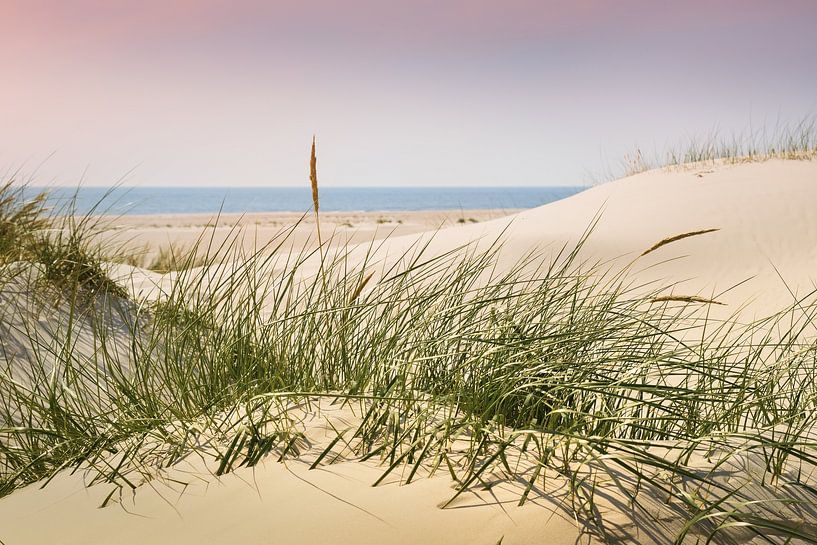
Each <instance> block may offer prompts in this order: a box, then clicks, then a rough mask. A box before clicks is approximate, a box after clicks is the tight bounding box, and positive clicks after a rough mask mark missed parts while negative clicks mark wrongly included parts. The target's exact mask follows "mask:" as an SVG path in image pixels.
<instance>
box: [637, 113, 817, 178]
mask: <svg viewBox="0 0 817 545" xmlns="http://www.w3.org/2000/svg"><path fill="white" fill-rule="evenodd" d="M815 158H817V116H814V115H812V116H807V117H804V118H803V119H801V120H800V121H797V122H795V123H781V124H778V125H777V126H776V127H775V128H773V129H772V128H768V127H765V126H764V127H762V128H760V129H749V130H746V131H744V132H743V133H740V134H733V135H731V136H729V137H724V136H723V135H721V134H719V133H718V131H713V132H712V133H711V134H710V135H708V136H704V137H696V138H690V139H689V141H688V142H686V143H685V144H682V145H680V146H678V148H675V149H671V150H670V151H668V152H665V153H655V154H654V155H653V156H649V157H648V156H645V155H644V153H643V152H642V150H641V149H640V148H639V149H636V150H635V151H634V152H633V153H630V154H626V155H625V156H624V160H623V164H622V167H623V174H624V176H632V175H635V174H639V173H641V172H646V171H648V170H653V169H656V168H662V167H670V168H672V167H683V166H686V165H697V166H706V165H714V164H716V163H726V164H733V163H744V162H750V161H766V160H769V159H790V160H812V159H815Z"/></svg>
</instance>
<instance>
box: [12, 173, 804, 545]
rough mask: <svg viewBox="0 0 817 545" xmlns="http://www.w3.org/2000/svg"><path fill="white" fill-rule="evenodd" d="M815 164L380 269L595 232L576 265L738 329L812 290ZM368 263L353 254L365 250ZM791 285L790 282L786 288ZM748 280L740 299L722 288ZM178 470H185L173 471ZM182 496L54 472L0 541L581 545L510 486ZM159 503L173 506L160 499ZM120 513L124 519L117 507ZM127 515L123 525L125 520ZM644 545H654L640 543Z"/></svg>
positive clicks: (258, 474)
mask: <svg viewBox="0 0 817 545" xmlns="http://www.w3.org/2000/svg"><path fill="white" fill-rule="evenodd" d="M815 204H817V162H808V161H768V162H763V163H749V164H740V165H727V166H717V167H701V168H700V169H683V170H673V171H656V172H647V173H644V174H640V175H637V176H633V177H630V178H626V179H622V180H619V181H616V182H612V183H609V184H605V185H602V186H599V187H595V188H593V189H591V190H588V191H586V192H584V193H581V194H579V195H576V196H574V197H571V198H569V199H566V200H564V201H560V202H556V203H552V204H549V205H546V206H543V207H541V208H537V209H533V210H529V211H526V212H522V213H520V214H518V215H516V216H513V217H510V218H505V219H497V220H492V221H489V222H484V223H478V224H473V225H467V226H464V227H457V228H455V229H448V230H442V231H440V232H437V233H435V234H434V235H433V236H430V235H416V234H413V235H407V236H402V237H395V238H392V239H389V240H388V241H387V243H385V244H384V245H383V246H382V247H381V248H380V249H379V250H378V252H377V256H376V257H377V260H379V263H380V264H381V265H382V264H387V263H389V262H391V261H393V260H394V259H397V258H399V256H400V255H402V254H403V253H404V252H406V251H408V250H409V249H410V248H412V247H413V246H415V245H416V244H417V243H418V240H424V239H425V238H431V239H432V240H431V242H430V247H429V253H430V254H434V253H441V252H445V251H447V250H449V249H452V248H456V247H458V246H460V245H463V244H466V243H469V242H472V241H478V242H477V244H478V245H480V246H482V247H487V246H488V245H490V243H492V242H493V241H494V240H495V239H496V238H497V237H498V236H499V235H500V233H504V239H505V241H506V242H505V244H504V246H503V249H502V253H501V256H500V259H501V260H502V262H503V264H504V265H506V266H509V265H511V264H513V263H514V262H515V261H516V260H518V259H519V257H520V256H521V255H523V254H524V253H526V252H528V251H530V250H531V249H532V248H534V247H540V248H558V247H559V246H561V245H562V244H564V243H575V242H576V241H577V240H579V239H580V238H581V236H582V234H583V233H584V232H585V230H586V228H587V226H588V225H589V224H590V223H591V222H592V221H593V219H594V218H595V217H598V218H599V219H598V223H597V225H596V227H595V230H594V232H593V233H592V235H591V237H590V239H589V241H588V243H587V244H586V245H585V246H584V248H583V253H584V256H585V257H586V258H588V259H593V260H605V261H606V260H614V262H615V266H623V265H626V264H628V263H633V270H634V274H635V277H636V278H637V279H638V280H641V281H660V282H661V283H662V285H666V286H671V285H673V284H675V285H674V287H672V288H667V289H668V290H672V292H673V293H676V294H684V295H703V296H706V297H714V298H716V299H718V300H719V301H721V302H723V303H725V306H724V307H723V309H724V310H722V312H727V313H732V312H736V311H737V310H738V309H739V308H741V307H744V306H745V310H744V313H746V314H747V316H749V317H751V316H750V315H756V314H763V313H766V312H771V311H774V310H777V309H779V308H781V307H784V306H786V305H787V304H789V303H790V302H791V300H792V295H791V293H790V291H789V290H791V291H793V292H796V293H798V294H804V293H806V292H807V291H809V290H811V289H812V287H813V285H814V279H815V277H817V213H815V208H814V206H815ZM702 229H718V231H716V232H712V233H708V234H704V235H700V236H695V237H690V238H687V239H684V240H680V241H678V242H675V243H672V244H670V245H667V246H665V247H663V248H661V249H659V250H657V251H655V252H653V253H651V254H649V255H648V256H645V257H643V258H638V256H639V254H641V253H642V252H643V251H644V250H645V249H647V248H649V247H651V246H652V245H653V244H655V243H656V242H658V241H660V240H662V239H664V238H667V237H672V236H675V235H678V234H681V233H685V232H689V231H697V230H702ZM363 251H364V250H362V249H361V250H358V252H361V253H362V252H363ZM119 274H120V275H121V277H122V278H128V279H130V280H132V281H133V282H132V289H133V290H134V291H135V292H139V293H141V294H142V295H152V296H155V295H156V294H157V289H158V288H157V287H156V286H159V287H164V288H167V287H168V286H169V284H170V283H171V282H172V276H167V277H160V276H158V275H150V274H147V273H143V272H142V271H140V270H138V269H130V268H127V267H120V268H119ZM781 278H782V279H785V283H784V282H783V281H782V280H781ZM747 279H748V280H749V281H748V282H745V283H743V284H741V285H740V286H739V287H737V288H735V289H732V290H731V291H728V290H729V288H731V287H732V286H735V285H737V284H740V283H741V282H743V281H744V280H747ZM180 471H181V470H180ZM189 471H190V473H187V474H186V478H185V482H191V483H193V484H191V486H190V487H189V488H188V490H187V491H186V492H185V493H184V494H182V495H180V494H179V493H180V490H178V489H177V488H173V487H172V486H170V485H168V486H165V485H156V487H154V488H150V487H146V486H143V487H141V488H140V490H139V491H138V492H137V494H136V497H135V502H132V501H130V500H129V499H127V498H125V499H124V500H123V503H122V505H121V506H109V507H107V508H105V509H97V506H99V505H100V504H101V503H102V500H103V499H104V497H105V495H106V494H107V493H108V492H109V489H106V488H104V487H94V488H91V489H85V488H84V487H83V485H82V483H83V475H81V474H79V473H77V474H74V475H68V474H62V475H60V476H59V477H58V478H57V479H56V481H55V482H53V483H51V484H50V485H49V486H48V487H47V488H45V489H44V490H39V489H38V488H37V487H36V486H30V487H28V488H26V489H23V490H20V491H17V492H15V493H13V494H12V495H11V496H9V497H6V498H3V499H2V500H0V539H1V540H3V541H4V542H5V543H7V544H8V545H12V544H20V545H24V544H36V543H112V542H116V543H168V544H171V543H173V544H177V543H178V544H183V543H213V544H216V543H218V544H221V543H259V544H260V543H293V544H296V543H297V544H319V543H338V544H341V543H350V544H351V543H361V544H367V543H372V544H374V543H441V544H442V543H452V544H453V543H463V544H465V543H480V544H486V545H492V544H494V543H497V541H498V540H499V539H500V537H502V536H504V541H503V543H504V544H506V545H507V544H513V543H555V544H561V543H565V544H566V543H575V542H576V539H577V536H578V530H577V528H576V527H575V524H574V523H573V522H572V521H571V520H570V517H569V515H568V514H567V513H565V512H563V511H562V510H559V509H556V508H555V507H554V505H553V504H552V503H551V502H550V501H548V497H547V496H539V498H538V499H537V501H535V502H531V503H528V504H527V505H525V506H524V507H522V508H519V507H516V499H517V498H518V490H514V483H506V484H507V485H508V486H507V487H503V486H497V487H495V488H493V489H492V493H487V492H483V493H482V497H481V498H478V497H476V496H469V498H467V500H464V502H465V503H464V504H463V505H457V506H455V508H449V509H445V510H440V509H438V507H437V505H438V504H439V503H440V502H441V501H444V500H445V499H447V498H448V497H450V494H451V493H452V490H451V488H450V485H451V482H450V480H449V479H448V478H447V477H446V476H445V475H441V474H438V475H436V476H435V477H434V478H432V479H425V480H421V481H417V482H415V483H412V484H410V485H407V486H399V485H397V484H395V483H391V484H387V485H383V486H379V487H376V488H372V487H371V486H370V485H371V483H372V482H373V481H374V480H375V478H376V477H377V476H378V475H379V471H378V469H377V468H376V467H373V466H371V465H368V464H364V463H357V462H343V463H339V464H337V465H334V466H331V467H328V468H324V469H320V470H316V471H307V469H306V467H305V465H304V464H303V463H291V464H288V465H281V464H276V463H273V462H272V461H268V462H265V463H264V464H262V465H261V466H259V467H257V468H255V470H250V469H242V470H240V471H237V472H235V473H233V474H230V475H228V476H225V477H222V478H220V479H215V478H213V477H206V475H207V473H206V471H204V470H203V468H201V467H198V466H196V467H192V468H190V469H189ZM168 498H170V499H169V501H165V500H167V499H168ZM122 507H124V508H126V509H123V508H122ZM128 511H130V513H129V512H128ZM635 539H637V540H638V541H639V542H641V541H644V542H646V541H649V540H648V539H647V538H646V536H643V535H641V536H639V537H638V538H635Z"/></svg>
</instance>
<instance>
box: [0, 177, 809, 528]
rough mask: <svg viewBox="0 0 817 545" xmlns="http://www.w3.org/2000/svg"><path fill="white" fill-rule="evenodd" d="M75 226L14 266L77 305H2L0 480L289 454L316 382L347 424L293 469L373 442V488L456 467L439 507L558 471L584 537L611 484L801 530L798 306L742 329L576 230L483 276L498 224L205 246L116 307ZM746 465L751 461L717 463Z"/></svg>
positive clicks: (95, 257)
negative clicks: (38, 309)
mask: <svg viewBox="0 0 817 545" xmlns="http://www.w3.org/2000/svg"><path fill="white" fill-rule="evenodd" d="M9 191H11V189H10V186H9V187H8V188H6V189H4V190H3V194H2V195H3V196H6V195H9ZM15 199H16V197H11V200H10V201H8V202H9V203H10V204H9V205H7V208H6V209H2V208H0V211H2V213H3V214H4V215H3V218H4V221H5V222H6V223H7V224H8V225H9V226H8V227H4V230H3V231H2V236H4V237H6V240H3V241H0V247H3V248H18V247H20V245H19V242H18V241H20V240H23V241H27V240H28V239H27V237H28V236H29V235H27V234H20V233H24V232H26V229H22V228H21V226H23V225H31V226H37V229H32V230H31V231H32V232H39V231H40V230H41V229H46V226H47V225H49V223H48V222H49V221H50V220H49V219H48V216H45V215H44V211H42V210H41V209H40V208H39V204H38V203H39V201H32V202H33V203H34V204H28V203H25V202H20V201H19V200H15ZM0 202H6V201H4V200H2V199H0ZM32 207H33V208H32ZM9 211H10V212H9ZM89 218H90V217H85V218H83V217H75V219H73V220H66V221H69V222H68V223H66V224H64V225H65V226H66V228H65V229H62V230H60V232H61V233H65V234H63V235H60V236H55V235H54V234H53V233H52V234H51V235H49V237H51V238H48V240H49V241H50V242H49V243H48V244H51V245H52V246H53V247H55V248H56V249H55V250H51V252H52V253H54V254H56V255H60V256H65V255H68V256H73V257H72V258H71V260H69V261H68V262H70V263H73V264H74V267H75V268H73V269H63V268H60V267H59V266H57V265H54V264H55V263H60V261H59V259H60V258H56V257H53V255H52V253H48V252H43V251H42V250H41V249H36V248H37V246H36V244H34V248H35V249H34V250H31V253H26V254H22V255H16V256H15V257H14V258H13V261H19V260H24V259H28V260H32V261H34V262H39V263H42V264H43V266H44V267H45V268H46V270H48V267H52V268H54V270H55V271H57V272H58V273H59V276H55V278H57V277H58V278H60V281H61V282H62V283H61V284H58V286H59V289H61V290H68V291H69V292H70V291H72V290H73V291H77V289H78V286H91V287H92V288H93V289H90V290H89V293H90V294H91V295H90V297H91V303H92V305H91V306H90V307H89V306H88V304H87V302H86V303H85V304H84V305H79V304H77V303H76V301H75V299H71V298H66V299H63V300H60V301H58V302H57V303H53V302H50V301H47V300H46V301H43V302H41V303H40V304H42V305H45V306H46V307H48V305H49V304H50V305H51V308H52V314H53V320H54V321H55V323H56V326H55V327H52V328H51V330H52V332H51V334H44V333H42V332H40V331H39V330H37V329H36V327H35V326H34V325H32V324H30V323H29V322H30V319H29V318H27V314H26V313H27V312H28V306H27V301H24V302H23V304H21V305H20V306H19V307H13V306H12V305H11V304H10V303H8V301H11V300H12V299H9V298H5V299H4V301H5V302H6V303H7V304H8V305H9V306H8V307H7V308H6V309H5V312H4V313H3V316H2V320H4V323H3V326H4V327H6V328H7V329H8V330H9V331H11V328H15V332H16V334H17V338H22V339H23V342H24V344H25V346H23V347H22V348H21V349H20V350H18V351H17V352H12V351H11V350H10V349H7V347H6V345H5V344H4V347H3V358H2V360H3V361H4V365H5V369H4V370H3V371H2V372H1V373H0V495H3V494H9V493H11V492H13V491H14V490H15V489H18V488H20V487H22V486H25V485H27V484H30V483H34V482H38V481H43V480H44V479H49V478H50V477H52V476H54V475H55V474H57V473H58V472H60V471H63V470H65V469H69V468H83V469H92V470H94V471H96V475H97V478H96V479H95V481H94V482H97V483H103V482H104V483H113V484H114V485H116V486H118V487H121V488H123V489H129V488H132V487H136V486H137V484H136V483H138V481H139V479H137V478H136V477H139V476H141V477H143V478H150V476H151V475H153V474H155V472H157V471H158V470H159V469H160V468H163V467H168V466H172V465H173V464H175V463H177V462H178V461H180V460H182V459H184V458H185V456H187V455H188V454H190V453H192V452H199V453H201V452H205V453H206V455H207V456H209V457H210V459H211V460H212V462H213V463H212V466H211V468H212V470H213V472H214V473H216V474H225V473H229V472H231V471H235V470H237V469H238V468H240V467H247V466H254V465H256V464H257V463H258V462H259V461H260V460H262V459H267V458H269V457H271V456H274V459H277V460H281V459H286V458H293V457H298V456H299V455H301V453H302V452H303V451H304V449H305V448H306V447H305V446H304V444H303V441H302V439H303V437H304V433H305V430H304V429H303V427H302V425H301V424H299V422H298V420H297V419H293V418H289V417H288V416H287V415H288V411H291V406H292V404H293V403H295V402H304V403H308V404H316V403H317V401H316V400H319V399H324V398H331V399H334V400H337V401H338V402H342V403H346V404H349V405H350V406H354V407H355V408H356V411H357V413H358V414H359V415H360V418H359V420H358V421H357V423H356V425H355V426H354V427H352V428H350V429H342V430H337V435H336V438H335V439H333V440H332V441H329V442H328V443H327V444H326V445H325V446H324V447H322V449H321V451H320V452H318V453H317V454H316V455H315V456H314V457H313V458H312V459H311V461H310V464H311V466H312V467H318V466H320V465H322V464H328V463H331V462H332V461H333V460H335V459H336V457H337V456H341V455H342V458H343V459H349V458H352V459H369V460H377V461H378V462H379V463H380V464H381V465H382V475H383V477H382V479H381V481H378V482H377V483H372V484H380V483H381V482H382V480H383V479H385V478H386V477H394V476H399V479H400V480H402V481H403V482H410V481H412V480H416V479H418V478H421V477H423V476H426V475H428V474H430V473H434V472H440V473H443V474H447V475H449V476H450V478H451V479H453V480H454V482H455V483H456V484H457V489H456V490H454V491H452V497H451V498H450V499H451V500H454V499H456V497H457V496H458V495H459V494H460V493H461V492H462V491H465V490H467V489H469V488H471V487H476V486H486V481H487V480H488V475H490V474H492V473H494V472H497V471H498V472H501V473H502V474H503V475H504V476H505V477H506V478H507V479H508V480H517V481H518V482H521V483H523V486H522V487H521V488H520V494H519V503H520V504H522V503H525V502H526V501H527V500H528V499H529V498H530V495H531V494H535V493H536V492H535V490H536V489H539V488H541V489H546V488H547V482H550V481H547V479H551V480H552V479H553V478H554V475H555V476H556V478H558V479H562V480H563V481H564V482H566V483H567V484H568V488H569V496H568V498H567V500H566V501H567V502H568V505H567V507H568V508H569V509H570V510H571V511H572V512H573V514H574V515H575V516H576V517H577V518H578V519H579V520H580V521H581V522H582V523H583V524H585V525H586V527H587V528H588V530H589V531H593V532H595V533H596V534H597V535H598V536H600V537H602V538H605V537H609V535H608V533H609V531H610V530H609V529H608V527H607V525H606V524H605V520H604V517H603V516H602V515H601V514H600V513H599V511H598V510H597V509H596V505H597V503H598V501H600V500H598V497H597V496H596V495H595V494H596V491H597V487H601V486H602V485H601V483H602V482H604V481H608V482H607V485H606V486H612V487H613V488H615V489H617V490H618V493H620V494H622V496H623V497H625V498H626V499H627V501H628V502H629V504H630V505H631V506H634V508H637V506H638V505H641V504H642V502H646V501H647V500H646V498H650V497H652V498H660V499H661V502H663V507H661V509H663V510H664V511H661V512H659V513H658V514H657V515H654V516H656V517H657V516H661V515H663V516H666V515H667V514H670V515H672V516H674V517H676V518H677V519H679V520H680V524H679V525H678V526H677V527H676V531H677V534H678V536H677V537H679V539H680V538H682V537H683V535H684V534H686V533H687V532H703V533H704V535H714V536H716V537H719V536H722V535H724V536H725V535H729V533H730V532H743V533H738V534H737V535H738V537H740V536H745V535H749V536H750V537H751V536H753V535H760V536H763V537H764V538H765V539H766V540H767V541H770V542H780V543H783V542H786V541H787V540H788V539H790V538H802V539H806V540H816V539H817V529H816V528H815V526H814V523H815V520H817V519H815V515H814V514H815V510H816V509H817V496H816V495H815V494H816V493H815V489H814V488H813V485H814V483H813V482H812V481H811V479H810V471H811V470H812V469H813V468H814V466H815V462H816V461H817V458H816V457H815V456H816V455H817V442H816V441H817V437H815V436H814V426H815V423H817V422H816V418H817V383H816V382H815V373H817V366H815V357H816V356H817V345H816V344H815V342H814V341H815V339H814V337H813V325H814V314H815V312H817V306H815V305H814V304H813V303H812V301H811V300H810V299H808V298H806V299H804V300H802V301H798V302H796V304H793V305H792V308H791V309H790V310H789V311H787V312H784V313H781V314H780V315H775V316H772V317H769V318H768V319H766V320H761V321H758V322H755V323H752V324H748V325H746V324H740V323H737V322H736V321H715V320H708V319H707V317H706V316H707V315H706V312H704V311H705V309H706V308H707V305H708V304H710V303H711V302H707V301H705V300H680V299H667V298H663V299H662V298H661V297H660V296H659V290H658V289H656V290H650V289H648V288H646V287H645V286H636V285H633V283H632V281H631V280H630V279H629V277H628V275H627V272H626V271H624V272H620V273H615V274H613V273H611V272H609V271H607V270H606V269H605V268H603V267H602V266H599V265H595V264H592V263H586V262H582V261H580V260H579V259H578V255H579V252H578V248H576V249H568V248H565V249H564V250H563V251H562V252H561V253H558V254H557V255H551V254H549V253H548V254H530V255H528V256H525V257H524V258H523V259H521V260H520V262H519V263H518V264H517V265H516V266H515V267H513V268H511V269H510V270H503V269H499V268H498V267H497V263H496V256H497V252H499V250H500V249H501V248H502V241H501V240H498V241H497V242H496V244H494V245H493V246H492V247H491V248H490V249H488V250H482V251H477V250H476V249H475V248H474V247H471V246H466V247H463V248H460V249H459V250H457V251H452V252H450V253H447V254H444V255H441V256H436V255H428V252H427V249H426V248H425V247H424V246H416V247H413V248H411V249H410V250H408V251H407V252H406V253H405V254H404V255H403V256H402V259H398V260H396V261H394V264H392V265H388V266H386V265H384V264H382V263H380V262H376V261H375V260H374V259H373V257H371V255H372V254H371V253H370V254H367V256H365V257H364V258H363V259H362V260H361V259H360V256H359V255H358V256H357V257H355V258H354V259H352V258H350V256H349V253H348V251H347V250H344V249H341V250H336V251H331V252H330V251H316V250H314V249H304V250H303V251H301V252H294V253H291V252H290V251H288V250H289V248H290V246H291V245H287V240H288V239H287V235H288V233H287V232H282V233H281V235H280V236H279V237H278V238H276V239H275V240H273V241H272V242H271V243H270V244H269V245H268V246H267V247H265V248H263V249H260V250H258V251H257V252H255V253H253V254H252V255H244V254H243V252H242V250H241V245H240V244H238V243H237V242H236V239H235V238H230V239H228V240H227V241H226V242H224V243H223V244H222V245H219V246H218V247H212V245H211V244H210V243H211V242H212V241H210V243H208V241H207V240H206V239H203V240H202V241H200V243H199V244H197V245H195V246H194V247H193V248H191V249H190V250H189V251H187V252H185V253H184V256H185V257H184V258H183V259H184V260H188V261H187V262H186V263H185V262H178V261H174V263H173V267H172V268H173V269H175V270H177V271H178V272H177V274H176V276H175V278H174V282H173V284H172V286H171V287H170V289H169V290H168V291H167V293H164V294H163V296H162V297H160V298H158V299H157V300H156V301H138V302H135V303H131V302H128V301H126V300H125V297H124V292H123V291H122V290H121V288H118V289H111V290H108V291H107V292H106V293H108V294H113V295H115V297H100V296H99V295H100V293H101V290H100V289H98V288H97V287H98V286H109V285H114V286H115V284H113V282H112V281H111V280H110V279H108V278H107V277H106V276H104V273H103V272H102V269H99V270H97V269H96V268H95V267H97V266H98V265H99V263H100V259H101V257H100V256H102V255H104V252H101V251H100V250H99V248H97V247H95V246H93V245H91V243H90V242H88V241H89V240H90V236H91V235H89V234H88V233H89V231H88V230H87V229H83V228H81V227H82V226H83V225H90V223H91V220H90V219H89ZM4 225H5V224H4ZM42 236H45V235H42ZM590 236H592V234H591V235H590ZM32 240H33V241H34V242H37V241H42V240H45V239H43V238H41V235H36V236H34V238H33V239H32ZM322 242H324V245H328V241H322ZM672 242H673V241H672V240H669V241H661V243H662V245H664V244H671V243H672ZM26 244H27V242H26ZM285 249H286V250H287V251H284V250H285ZM357 251H360V250H357ZM4 255H5V254H4ZM9 255H11V254H9ZM201 256H203V257H201ZM6 259H8V260H12V259H11V258H6ZM190 260H195V264H196V265H197V266H198V267H194V266H192V262H191V261H190ZM316 260H317V261H318V262H319V263H318V266H317V267H316V266H315V262H316ZM361 261H362V262H361ZM167 269H168V270H170V269H171V267H170V266H168V267H167ZM89 270H90V271H92V272H93V274H89V273H87V272H84V271H89ZM6 281H7V284H5V285H6V286H8V285H10V284H9V283H10V282H22V283H23V284H22V285H23V286H26V287H29V288H31V289H30V292H31V293H32V294H33V295H31V297H35V296H36V295H34V294H36V293H39V292H38V291H37V289H36V286H33V285H29V284H26V282H28V280H27V279H26V278H18V279H16V280H12V279H6ZM66 282H67V283H66ZM89 282H90V284H89ZM109 282H110V284H108V283H109ZM72 286H73V288H72ZM95 286H97V287H95ZM4 297H5V296H4ZM95 317H103V319H95ZM113 317H116V319H114V318H113ZM1 331H6V330H0V332H1ZM89 339H90V341H89ZM88 342H90V343H91V345H90V347H88V346H87V343H88ZM83 343H86V344H85V348H82V346H83ZM23 349H24V350H23ZM20 354H22V355H24V356H25V358H24V359H23V360H22V361H21V360H20V358H21V357H23V356H21V355H20ZM743 463H751V465H752V467H753V468H754V469H753V470H752V471H743V472H741V473H740V477H741V478H740V479H738V480H730V479H725V478H723V476H722V474H721V470H724V469H726V468H735V467H740V465H741V464H743ZM611 477H615V478H616V480H615V481H614V482H612V483H610V482H609V479H610V478H611ZM0 501H2V500H0ZM661 502H659V503H661ZM446 505H447V502H446ZM444 506H445V505H444ZM650 516H653V515H650ZM673 537H675V536H673ZM736 539H737V538H736Z"/></svg>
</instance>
